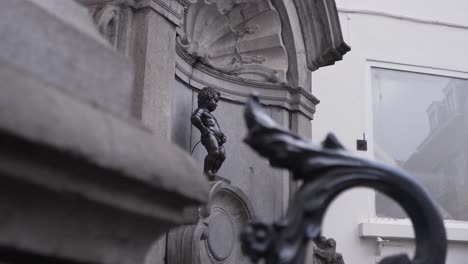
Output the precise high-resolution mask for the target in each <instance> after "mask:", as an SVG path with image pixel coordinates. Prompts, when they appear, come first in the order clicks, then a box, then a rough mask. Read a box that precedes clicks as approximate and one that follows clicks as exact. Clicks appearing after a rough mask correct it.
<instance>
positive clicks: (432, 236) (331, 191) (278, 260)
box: [241, 97, 447, 264]
mask: <svg viewBox="0 0 468 264" xmlns="http://www.w3.org/2000/svg"><path fill="white" fill-rule="evenodd" d="M245 119H246V122H247V127H248V135H247V137H246V139H245V142H246V143H247V144H248V145H249V146H250V147H252V149H254V150H255V151H256V152H258V153H259V154H260V155H262V156H264V157H266V158H267V159H268V160H269V162H270V164H271V165H272V166H274V167H278V168H285V169H289V170H290V171H291V172H292V175H293V178H294V179H295V180H303V181H304V183H303V185H302V186H301V187H300V189H299V190H298V191H297V193H296V194H295V195H294V198H293V201H292V202H291V204H290V208H289V209H288V210H289V211H288V213H287V215H286V216H285V217H284V218H283V219H281V220H280V221H277V222H275V223H273V224H272V225H268V224H265V223H261V222H254V223H251V224H250V225H249V226H247V228H246V229H245V230H244V233H243V235H242V238H241V240H242V244H243V249H244V252H245V253H246V254H247V255H249V257H250V258H251V259H252V260H253V261H258V260H260V259H265V264H303V263H304V261H305V255H306V249H307V244H308V241H309V240H314V241H315V244H316V245H318V246H319V247H320V244H323V243H322V242H323V239H322V238H321V237H320V235H321V226H322V221H323V217H324V214H325V211H326V209H327V208H328V206H329V205H330V203H331V202H332V201H333V200H334V199H335V197H336V196H338V195H339V194H340V193H342V192H343V191H345V190H347V189H350V188H353V187H371V188H375V189H376V190H378V191H380V192H382V193H384V194H386V195H388V196H389V197H391V198H393V199H394V200H395V201H396V202H398V203H399V204H400V205H401V206H402V208H403V209H404V210H405V211H406V213H407V214H408V216H409V217H410V218H411V220H412V222H413V228H414V231H415V234H416V251H415V255H414V259H413V260H410V259H409V257H408V256H407V255H406V254H400V255H393V256H389V257H386V258H384V259H383V260H382V261H381V262H380V263H381V264H397V263H398V264H409V263H413V264H416V263H417V264H443V263H445V258H446V254H447V237H446V233H445V228H444V224H443V221H442V218H441V215H440V213H439V212H438V210H437V207H436V205H435V203H434V201H433V200H432V199H431V197H430V196H429V194H428V193H427V192H426V190H425V189H424V188H423V187H422V186H421V185H420V184H419V183H418V182H416V180H415V179H414V178H413V177H411V176H409V175H407V174H406V173H405V172H403V171H401V170H399V169H396V168H393V167H390V166H388V165H385V164H382V163H379V162H376V161H371V160H366V159H364V158H359V157H357V156H354V155H352V154H351V153H349V152H348V151H346V150H345V149H344V147H343V146H342V145H341V144H340V143H339V142H338V140H337V139H336V138H335V136H333V135H332V134H330V135H329V136H328V137H327V138H326V140H325V141H324V142H323V143H322V145H321V146H317V145H315V144H313V143H312V142H310V141H307V140H304V139H302V138H300V137H299V136H297V135H295V134H293V133H291V132H289V131H286V130H285V129H283V128H281V127H279V126H278V125H277V124H276V123H275V122H274V121H273V120H272V119H271V118H270V117H269V116H268V115H267V114H266V113H264V112H263V111H262V110H261V106H260V104H259V102H258V99H257V98H255V97H253V98H251V99H250V100H249V102H248V103H247V108H246V111H245ZM330 244H331V245H329V247H330V248H332V251H333V247H334V245H333V244H334V243H330ZM345 257H346V256H345ZM335 260H336V261H339V258H338V257H337V258H335ZM326 263H340V262H326Z"/></svg>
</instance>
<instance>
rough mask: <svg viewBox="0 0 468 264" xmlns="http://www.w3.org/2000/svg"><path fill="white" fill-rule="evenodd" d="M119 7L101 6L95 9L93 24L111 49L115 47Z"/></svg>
mask: <svg viewBox="0 0 468 264" xmlns="http://www.w3.org/2000/svg"><path fill="white" fill-rule="evenodd" d="M119 12H120V7H119V6H117V5H103V6H101V7H98V8H96V10H95V12H94V22H95V23H96V26H97V28H98V30H99V32H100V33H101V34H102V35H103V36H104V37H105V38H106V39H107V40H108V41H109V43H110V44H111V45H112V46H113V47H115V48H116V47H117V32H118V23H119Z"/></svg>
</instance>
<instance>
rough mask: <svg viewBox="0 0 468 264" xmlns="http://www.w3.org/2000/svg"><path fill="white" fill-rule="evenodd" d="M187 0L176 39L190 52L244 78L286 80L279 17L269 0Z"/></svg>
mask: <svg viewBox="0 0 468 264" xmlns="http://www.w3.org/2000/svg"><path fill="white" fill-rule="evenodd" d="M191 2H192V4H191V5H189V7H188V9H187V12H186V17H185V23H184V25H183V26H182V30H181V32H180V36H179V42H178V44H179V45H180V46H181V47H182V48H183V49H184V50H185V51H186V52H187V53H188V54H190V55H191V56H193V58H195V59H196V60H199V61H201V62H202V63H204V64H206V65H208V66H210V67H211V68H213V69H215V70H217V71H220V72H222V73H226V74H230V75H234V76H238V77H240V78H242V79H248V80H256V81H265V82H273V83H286V82H287V78H286V72H287V70H288V55H287V53H286V49H285V47H284V44H283V41H282V38H281V21H280V17H279V15H278V13H277V12H276V10H275V8H274V7H273V5H272V4H271V3H270V1H269V0H258V1H253V0H243V1H234V0H231V1H220V0H218V1H204V0H198V1H197V0H193V1H191Z"/></svg>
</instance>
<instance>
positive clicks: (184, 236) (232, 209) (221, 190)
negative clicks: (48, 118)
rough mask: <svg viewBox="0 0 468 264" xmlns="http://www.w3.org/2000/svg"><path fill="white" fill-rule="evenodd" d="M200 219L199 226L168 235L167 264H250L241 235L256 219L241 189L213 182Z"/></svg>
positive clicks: (185, 228)
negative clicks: (244, 251) (249, 223)
mask: <svg viewBox="0 0 468 264" xmlns="http://www.w3.org/2000/svg"><path fill="white" fill-rule="evenodd" d="M199 217H200V219H199V221H198V223H197V224H196V225H189V226H184V227H180V228H178V229H176V230H174V231H171V232H169V233H168V239H167V243H168V244H167V263H168V264H208V263H216V264H224V263H236V264H237V263H239V264H244V263H250V260H249V259H248V258H247V257H246V256H244V255H243V254H242V250H241V247H240V241H239V235H240V232H241V230H242V229H243V228H244V227H245V226H246V224H247V223H248V222H250V221H252V220H254V219H255V216H254V212H253V209H252V207H251V205H250V202H249V201H248V199H247V197H246V196H245V195H244V193H243V192H242V191H241V190H240V189H239V188H237V187H234V186H231V185H229V184H227V183H224V182H221V181H218V182H215V183H213V185H212V187H211V190H210V200H209V202H208V205H207V207H206V208H204V209H200V210H199Z"/></svg>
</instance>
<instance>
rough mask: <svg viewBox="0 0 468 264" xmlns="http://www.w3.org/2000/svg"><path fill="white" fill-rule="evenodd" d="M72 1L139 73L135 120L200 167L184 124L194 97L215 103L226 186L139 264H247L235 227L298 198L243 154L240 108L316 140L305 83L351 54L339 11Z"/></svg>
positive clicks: (308, 5) (199, 2)
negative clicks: (248, 105) (262, 110)
mask: <svg viewBox="0 0 468 264" xmlns="http://www.w3.org/2000/svg"><path fill="white" fill-rule="evenodd" d="M79 1H80V2H81V3H83V4H84V5H86V6H87V7H88V9H89V10H90V12H91V14H92V15H93V18H94V20H95V22H96V24H97V26H98V28H99V31H100V32H101V34H102V35H104V36H105V37H106V38H107V40H108V41H109V43H110V44H111V45H112V46H113V47H114V49H115V50H117V51H118V52H120V53H122V54H124V55H126V56H128V57H131V58H132V59H133V61H134V63H135V66H136V82H135V86H136V87H135V91H136V98H137V100H136V101H137V108H139V110H138V111H139V112H138V111H136V114H135V116H137V117H140V118H141V119H142V121H143V123H144V124H145V125H146V126H148V127H149V128H151V129H152V130H153V131H155V132H156V133H158V131H164V133H160V134H162V135H164V136H166V135H168V137H167V138H170V140H171V141H172V142H174V143H175V144H177V145H178V146H180V147H181V148H182V149H183V150H185V152H186V153H188V154H189V155H191V157H192V158H194V159H195V160H196V161H197V163H198V164H199V165H200V167H202V166H203V159H204V158H205V156H206V152H205V149H204V148H203V147H202V146H201V144H198V145H197V142H198V140H199V139H200V134H199V132H198V130H197V129H194V128H193V127H192V125H191V123H190V115H191V113H192V112H193V111H194V109H195V108H196V107H197V94H198V92H199V90H200V89H202V88H203V87H206V86H210V87H212V88H215V89H216V90H218V91H220V92H221V101H220V102H219V106H218V108H217V109H216V111H215V112H214V115H215V116H216V118H217V120H218V122H219V124H220V126H221V129H222V131H223V132H224V133H225V134H226V136H227V139H228V141H227V143H226V145H225V147H226V153H227V158H226V161H225V162H224V164H223V166H222V168H221V170H220V171H219V175H220V176H222V177H224V178H226V179H228V180H229V181H230V184H228V183H224V182H212V184H211V189H210V198H209V202H208V206H207V207H206V208H204V207H200V209H199V211H198V214H197V216H198V217H197V221H195V222H194V223H192V224H191V225H186V226H183V227H180V228H178V229H176V230H173V231H171V232H168V233H167V235H166V238H163V239H161V240H160V241H159V242H158V243H156V244H155V245H154V247H153V248H152V253H151V256H152V257H151V258H148V259H147V260H146V262H145V263H151V264H153V263H154V264H156V263H158V264H159V263H167V264H175V263H204V264H205V263H219V264H224V263H248V262H249V261H248V260H247V259H246V258H245V257H243V256H242V254H241V253H240V245H239V239H238V235H239V232H240V230H241V229H242V226H243V225H244V224H245V223H246V222H247V221H251V220H255V219H258V220H264V221H268V222H269V221H273V220H275V219H278V218H279V217H280V216H282V215H283V214H284V213H285V211H286V209H287V206H288V204H289V199H290V193H291V192H293V191H294V190H295V186H294V185H293V184H291V183H290V180H289V177H290V175H289V172H287V171H283V170H277V169H273V168H271V166H270V165H269V164H267V163H266V162H265V160H264V159H262V158H260V157H259V156H258V155H257V154H255V153H254V152H252V151H251V150H250V149H249V148H248V147H247V146H246V145H244V144H243V143H242V140H243V138H244V136H245V133H246V129H245V124H244V119H243V109H244V106H243V104H244V102H245V101H246V99H247V97H248V96H249V94H251V93H253V92H255V93H257V94H258V96H259V98H260V100H261V102H262V103H263V104H264V105H265V107H266V111H267V112H268V114H269V115H270V116H271V117H272V118H273V119H274V120H275V121H276V122H278V123H279V124H281V125H282V126H284V127H286V128H289V129H291V130H292V131H294V132H296V133H297V134H299V135H301V136H304V137H311V120H312V119H313V116H314V113H315V108H316V105H317V104H318V103H319V100H318V99H317V98H316V97H315V96H314V95H313V94H312V85H311V71H313V70H316V69H318V68H320V67H323V66H326V65H330V64H333V63H334V62H335V61H337V60H340V59H341V57H342V56H343V55H344V54H345V53H346V52H347V51H348V50H349V47H348V46H347V45H346V44H345V43H344V42H343V38H342V35H341V29H340V27H339V20H338V14H337V11H336V7H335V3H334V0H79ZM138 103H140V104H138ZM161 117H164V118H161ZM185 187H186V188H187V189H190V187H191V186H185Z"/></svg>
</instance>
